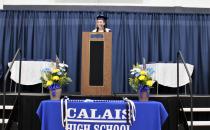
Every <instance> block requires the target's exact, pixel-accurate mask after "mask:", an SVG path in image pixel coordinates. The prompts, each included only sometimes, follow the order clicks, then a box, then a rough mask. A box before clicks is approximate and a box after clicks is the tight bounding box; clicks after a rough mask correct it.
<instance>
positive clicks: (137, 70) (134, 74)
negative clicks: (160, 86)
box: [129, 63, 155, 91]
mask: <svg viewBox="0 0 210 130" xmlns="http://www.w3.org/2000/svg"><path fill="white" fill-rule="evenodd" d="M130 72H131V77H130V78H129V84H130V86H131V87H132V88H133V89H134V90H135V91H138V90H140V91H141V89H146V90H149V89H150V88H152V85H153V83H154V82H155V81H154V80H153V79H152V74H153V73H154V70H153V69H152V68H146V67H143V66H140V65H139V64H138V63H137V64H136V65H133V68H132V69H131V70H130Z"/></svg>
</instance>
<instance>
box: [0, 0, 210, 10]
mask: <svg viewBox="0 0 210 130" xmlns="http://www.w3.org/2000/svg"><path fill="white" fill-rule="evenodd" d="M1 1H3V2H4V4H5V5H87V4H88V5H116V6H117V5H118V6H120V5H128V6H129V5H130V6H163V7H173V6H182V7H198V8H210V0H1Z"/></svg>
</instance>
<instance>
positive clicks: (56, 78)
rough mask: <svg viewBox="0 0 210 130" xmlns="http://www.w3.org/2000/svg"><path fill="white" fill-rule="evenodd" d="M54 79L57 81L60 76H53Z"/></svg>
mask: <svg viewBox="0 0 210 130" xmlns="http://www.w3.org/2000/svg"><path fill="white" fill-rule="evenodd" d="M52 79H53V80H55V81H58V80H59V79H60V78H59V77H58V76H53V78H52Z"/></svg>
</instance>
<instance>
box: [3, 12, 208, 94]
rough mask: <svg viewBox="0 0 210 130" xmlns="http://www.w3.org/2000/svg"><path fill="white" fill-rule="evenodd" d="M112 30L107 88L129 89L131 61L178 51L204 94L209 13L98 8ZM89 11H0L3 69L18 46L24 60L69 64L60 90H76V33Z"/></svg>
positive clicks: (85, 26)
mask: <svg viewBox="0 0 210 130" xmlns="http://www.w3.org/2000/svg"><path fill="white" fill-rule="evenodd" d="M102 13H103V14H104V15H106V16H107V17H108V18H109V19H108V21H107V27H108V28H110V29H112V38H113V39H112V75H113V76H112V86H113V87H112V92H113V93H131V92H132V89H131V87H130V86H129V82H128V78H129V73H130V69H131V68H132V65H133V64H135V63H137V62H138V63H140V64H141V63H142V57H145V59H146V61H147V63H152V62H153V63H156V62H166V63H168V62H176V53H177V51H179V50H181V52H182V53H183V56H184V58H185V60H186V62H187V63H190V64H192V65H194V67H195V68H194V72H193V76H192V78H193V93H194V94H210V87H209V86H210V82H209V78H210V73H209V72H210V58H209V57H210V44H209V41H210V24H209V23H210V14H193V13H192V14H179V13H151V12H150V13H146V12H145V13H142V12H118V11H114V12H112V11H104V12H102ZM97 15H98V12H97V11H96V12H93V11H25V10H24V11H10V10H2V11H0V63H1V64H2V67H3V72H5V71H6V70H7V67H8V66H7V64H8V62H10V61H11V60H12V58H13V56H14V54H15V52H16V51H17V49H18V48H19V47H20V48H21V49H22V52H23V58H24V59H25V60H46V59H51V60H55V57H56V55H57V56H58V57H59V58H60V60H61V61H64V62H65V63H66V64H67V65H69V76H70V77H71V78H72V80H73V82H72V83H71V84H70V85H69V86H70V87H63V92H67V93H70V92H71V93H74V92H80V88H81V87H80V81H81V76H80V74H81V54H82V53H81V52H82V50H81V49H82V32H90V31H92V30H93V29H94V28H95V18H96V16H97Z"/></svg>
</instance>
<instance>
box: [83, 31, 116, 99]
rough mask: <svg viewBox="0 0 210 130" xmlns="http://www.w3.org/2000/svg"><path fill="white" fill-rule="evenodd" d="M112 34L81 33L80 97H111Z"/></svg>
mask: <svg viewBox="0 0 210 130" xmlns="http://www.w3.org/2000/svg"><path fill="white" fill-rule="evenodd" d="M111 56H112V33H107V32H105V33H93V32H83V36H82V74H81V75H82V80H81V94H82V95H111V82H112V80H111V79H112V78H111V74H112V72H111V67H112V57H111Z"/></svg>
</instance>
